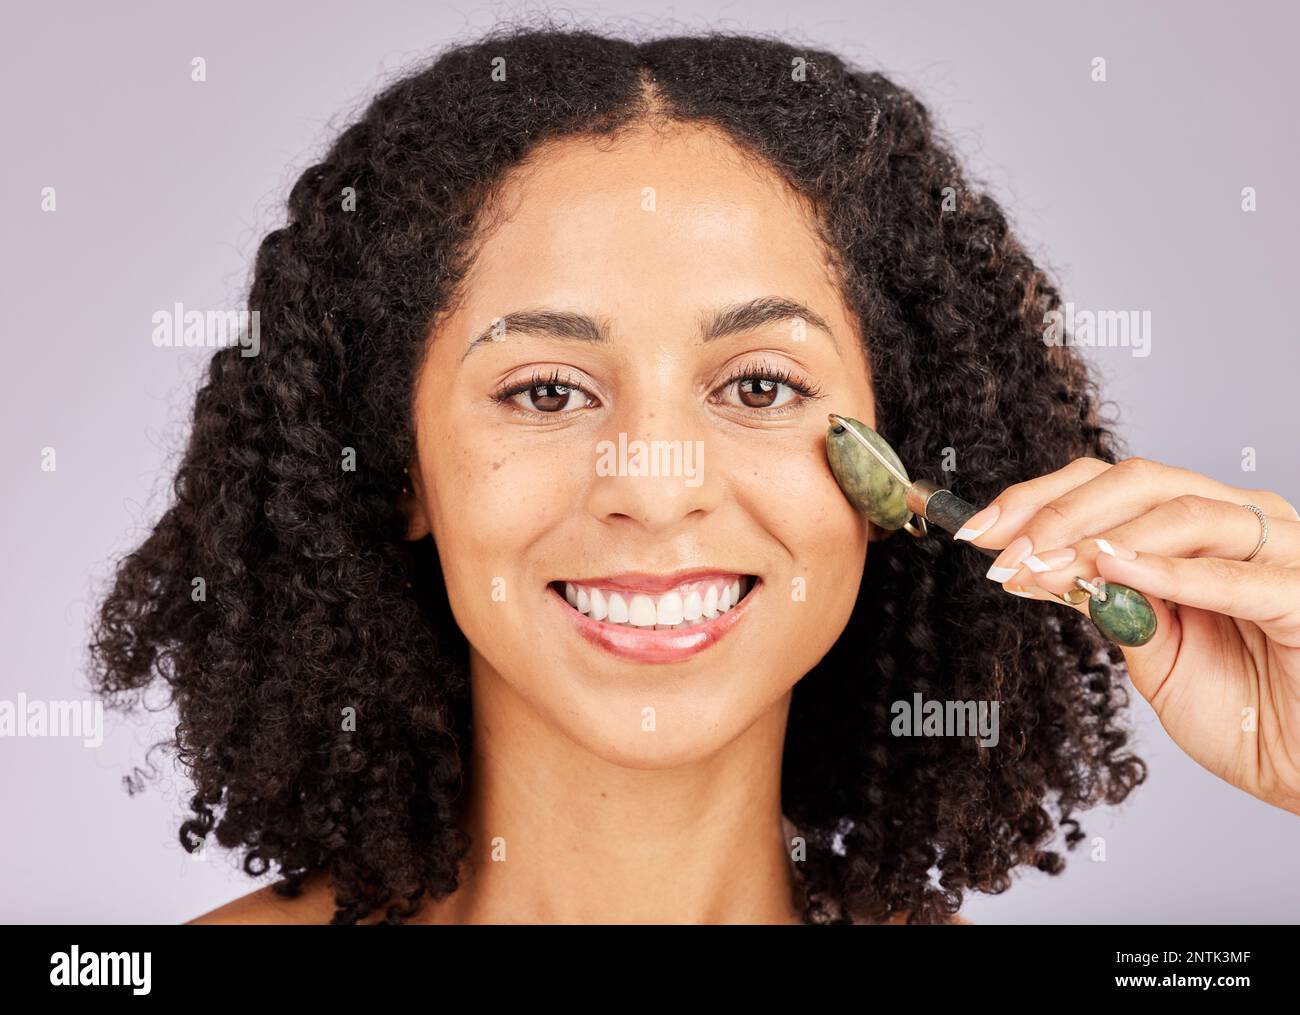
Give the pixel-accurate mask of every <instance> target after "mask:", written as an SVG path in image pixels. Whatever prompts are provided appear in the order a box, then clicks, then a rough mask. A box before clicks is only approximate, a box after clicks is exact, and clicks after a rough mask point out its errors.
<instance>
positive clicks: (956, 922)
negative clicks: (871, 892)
mask: <svg viewBox="0 0 1300 1015" xmlns="http://www.w3.org/2000/svg"><path fill="white" fill-rule="evenodd" d="M854 922H855V923H862V924H865V923H869V922H870V921H868V920H855V921H854ZM906 923H907V914H906V913H895V914H894V915H893V916H892V917H890V918H889V919H888V920H886V921H885V925H886V926H894V925H895V924H906ZM948 924H949V926H962V927H968V926H973V922H972V921H970V920H968V919H966V917H964V916H961V915H955V916H953V917H952V918H951V919H950V920H949V921H948Z"/></svg>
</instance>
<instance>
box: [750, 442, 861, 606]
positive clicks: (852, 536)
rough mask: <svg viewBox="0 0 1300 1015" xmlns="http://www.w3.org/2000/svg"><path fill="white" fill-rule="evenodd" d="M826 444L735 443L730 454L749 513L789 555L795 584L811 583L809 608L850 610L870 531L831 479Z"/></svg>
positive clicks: (808, 592) (792, 578)
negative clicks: (798, 581)
mask: <svg viewBox="0 0 1300 1015" xmlns="http://www.w3.org/2000/svg"><path fill="white" fill-rule="evenodd" d="M823 445H824V437H823V436H822V434H821V433H820V432H816V433H814V434H811V435H808V434H790V435H789V436H788V437H786V436H782V438H781V439H780V440H773V441H770V442H768V441H764V442H745V443H744V444H743V445H742V444H741V443H740V442H734V446H733V447H731V448H730V449H728V450H729V453H730V454H731V455H732V460H733V469H732V470H731V471H732V476H731V480H732V483H733V489H734V490H735V492H736V496H737V497H738V499H739V500H740V501H741V503H742V504H743V505H744V507H745V508H746V510H748V511H749V512H750V513H751V514H752V515H753V516H754V517H755V518H757V519H758V520H759V522H760V524H761V525H762V527H763V528H764V529H766V530H767V532H768V533H769V535H770V536H771V537H772V538H774V539H775V540H776V541H777V542H779V543H780V544H781V546H782V547H783V548H784V549H785V551H786V553H787V554H788V555H789V557H790V565H789V567H790V573H789V575H788V576H787V578H788V580H789V581H790V582H791V583H793V582H794V579H796V578H803V579H804V585H805V587H806V591H807V597H808V601H809V602H821V605H823V607H827V608H830V607H831V605H832V603H831V602H829V601H827V599H824V598H823V597H828V598H829V599H830V600H833V601H834V602H839V601H840V600H843V601H844V602H845V603H847V609H848V610H851V609H852V605H853V601H854V599H855V598H856V596H857V587H858V584H859V582H860V580H861V575H862V564H863V561H864V560H865V555H866V552H867V532H868V527H867V522H866V519H864V518H863V517H862V516H861V515H860V514H858V512H857V511H856V510H854V508H853V506H852V505H851V504H849V502H848V500H847V499H846V498H845V496H844V494H843V493H842V492H841V490H840V488H839V485H838V484H837V483H836V482H835V478H834V477H833V476H832V475H831V472H830V466H829V465H828V464H827V462H826V455H825V452H824V450H823ZM831 612H832V613H835V612H839V611H836V610H831ZM845 616H847V613H845Z"/></svg>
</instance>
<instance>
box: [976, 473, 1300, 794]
mask: <svg viewBox="0 0 1300 1015" xmlns="http://www.w3.org/2000/svg"><path fill="white" fill-rule="evenodd" d="M1243 504H1254V505H1256V506H1257V507H1259V508H1261V509H1262V510H1263V512H1264V514H1265V515H1267V516H1268V539H1267V540H1266V541H1265V543H1264V545H1263V546H1262V547H1261V548H1260V550H1259V552H1258V553H1257V554H1256V555H1255V557H1254V558H1253V559H1252V560H1250V561H1244V560H1243V558H1245V557H1246V556H1248V555H1249V554H1250V553H1251V551H1252V550H1253V549H1254V548H1255V546H1256V544H1257V543H1258V542H1259V537H1260V534H1261V524H1260V520H1259V518H1258V517H1257V516H1256V515H1255V514H1254V512H1252V511H1250V510H1248V509H1247V508H1244V507H1242V506H1241V505H1243ZM995 516H996V517H995ZM990 521H992V523H993V524H992V525H988V523H989V522H990ZM986 525H987V526H988V527H987V528H985V526H986ZM980 529H983V531H982V532H980V531H979V530H980ZM962 532H963V533H964V534H965V535H959V538H967V535H969V534H971V533H972V532H976V533H978V534H976V535H973V537H972V538H971V539H970V541H971V542H972V543H974V544H975V545H977V546H983V547H988V548H998V547H1005V548H1006V549H1005V550H1004V552H1003V553H1002V554H1001V555H1000V556H999V557H998V558H997V559H996V560H995V561H994V562H993V568H992V569H990V572H989V576H990V578H991V579H992V580H994V581H998V582H1000V583H1001V584H1002V585H1003V588H1005V589H1006V590H1007V591H1008V592H1013V591H1014V592H1017V593H1018V594H1024V595H1028V596H1030V597H1032V598H1043V599H1051V600H1052V601H1053V602H1055V603H1057V604H1059V605H1060V606H1062V607H1063V608H1066V609H1077V610H1079V611H1080V612H1081V613H1083V614H1085V615H1086V614H1087V613H1088V600H1087V599H1084V601H1083V602H1082V603H1081V604H1079V605H1078V606H1067V605H1066V604H1065V603H1064V602H1062V601H1061V600H1060V599H1058V598H1056V596H1051V595H1048V594H1047V592H1044V590H1048V592H1051V593H1056V594H1057V595H1059V594H1061V593H1064V592H1066V591H1067V590H1069V589H1071V588H1074V587H1075V586H1074V578H1075V577H1076V576H1080V577H1083V578H1087V579H1092V578H1095V577H1096V576H1098V575H1100V576H1101V577H1102V578H1104V579H1106V580H1107V581H1115V582H1119V583H1120V584H1123V585H1128V586H1129V587H1131V588H1134V589H1137V590H1138V591H1139V592H1142V593H1143V594H1144V595H1145V596H1146V597H1147V599H1148V600H1150V601H1151V605H1152V607H1153V608H1154V610H1155V613H1156V634H1155V636H1154V637H1153V638H1152V639H1151V640H1150V641H1148V642H1147V643H1146V644H1145V645H1141V646H1138V647H1122V650H1123V653H1124V658H1125V659H1126V660H1127V663H1128V671H1129V676H1130V678H1131V679H1132V681H1133V685H1134V686H1135V687H1136V688H1137V690H1138V692H1139V693H1140V694H1141V695H1142V696H1143V697H1144V698H1146V699H1147V701H1149V702H1150V703H1151V705H1152V707H1153V708H1154V709H1155V711H1156V715H1157V716H1158V717H1159V718H1160V723H1161V725H1163V726H1164V728H1165V730H1166V731H1167V732H1168V733H1169V735H1170V736H1171V737H1172V738H1173V739H1174V742H1175V743H1176V744H1178V746H1179V747H1181V748H1182V749H1183V750H1184V751H1185V752H1187V754H1188V755H1190V756H1191V757H1192V758H1193V759H1194V760H1195V761H1196V762H1197V763H1198V764H1200V765H1202V766H1204V767H1205V768H1207V769H1209V770H1210V771H1211V772H1213V773H1214V774H1215V775H1217V776H1219V777H1220V778H1222V779H1225V780H1226V781H1227V782H1230V783H1231V784H1232V785H1234V786H1237V787H1239V788H1241V789H1244V790H1245V791H1246V792H1247V793H1250V794H1252V795H1254V796H1256V797H1259V798H1260V799H1261V800H1264V801H1266V802H1268V803H1270V804H1273V805H1274V806H1276V807H1281V808H1283V809H1284V810H1288V811H1291V812H1292V813H1295V814H1300V515H1297V513H1296V509H1295V508H1294V507H1293V506H1292V505H1291V504H1289V503H1288V502H1287V501H1286V500H1284V499H1283V498H1282V497H1281V496H1279V495H1278V494H1276V493H1271V492H1269V491H1266V490H1252V489H1247V488H1244V487H1235V486H1229V485H1228V484H1226V483H1220V482H1218V481H1216V480H1213V479H1210V478H1209V477H1207V476H1202V475H1200V474H1199V473H1196V472H1191V471H1189V470H1186V469H1178V468H1174V467H1172V466H1168V465H1162V464H1160V463H1159V462H1153V461H1149V460H1147V459H1144V458H1129V459H1126V460H1124V461H1122V462H1120V463H1119V464H1117V465H1110V464H1108V463H1106V462H1101V461H1098V460H1096V459H1093V458H1079V459H1076V460H1075V461H1073V462H1071V463H1070V464H1069V465H1067V466H1066V467H1065V468H1063V469H1060V470H1058V471H1056V472H1053V473H1051V474H1050V475H1046V476H1041V477H1039V478H1037V479H1033V480H1029V481H1028V482H1024V483H1017V484H1016V485H1014V486H1010V487H1007V489H1006V490H1004V491H1003V492H1002V493H1001V494H1000V495H998V497H996V498H995V499H994V500H993V501H992V502H991V503H990V504H989V505H988V506H987V507H985V508H984V509H983V510H982V511H980V512H979V513H978V514H976V515H975V516H974V517H972V518H971V519H970V520H969V521H967V522H966V525H965V527H964V528H963V530H962ZM1134 551H1136V555H1135V556H1134ZM1130 557H1132V558H1133V559H1129V558H1130ZM999 569H1001V570H999ZM1166 601H1167V602H1166Z"/></svg>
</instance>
